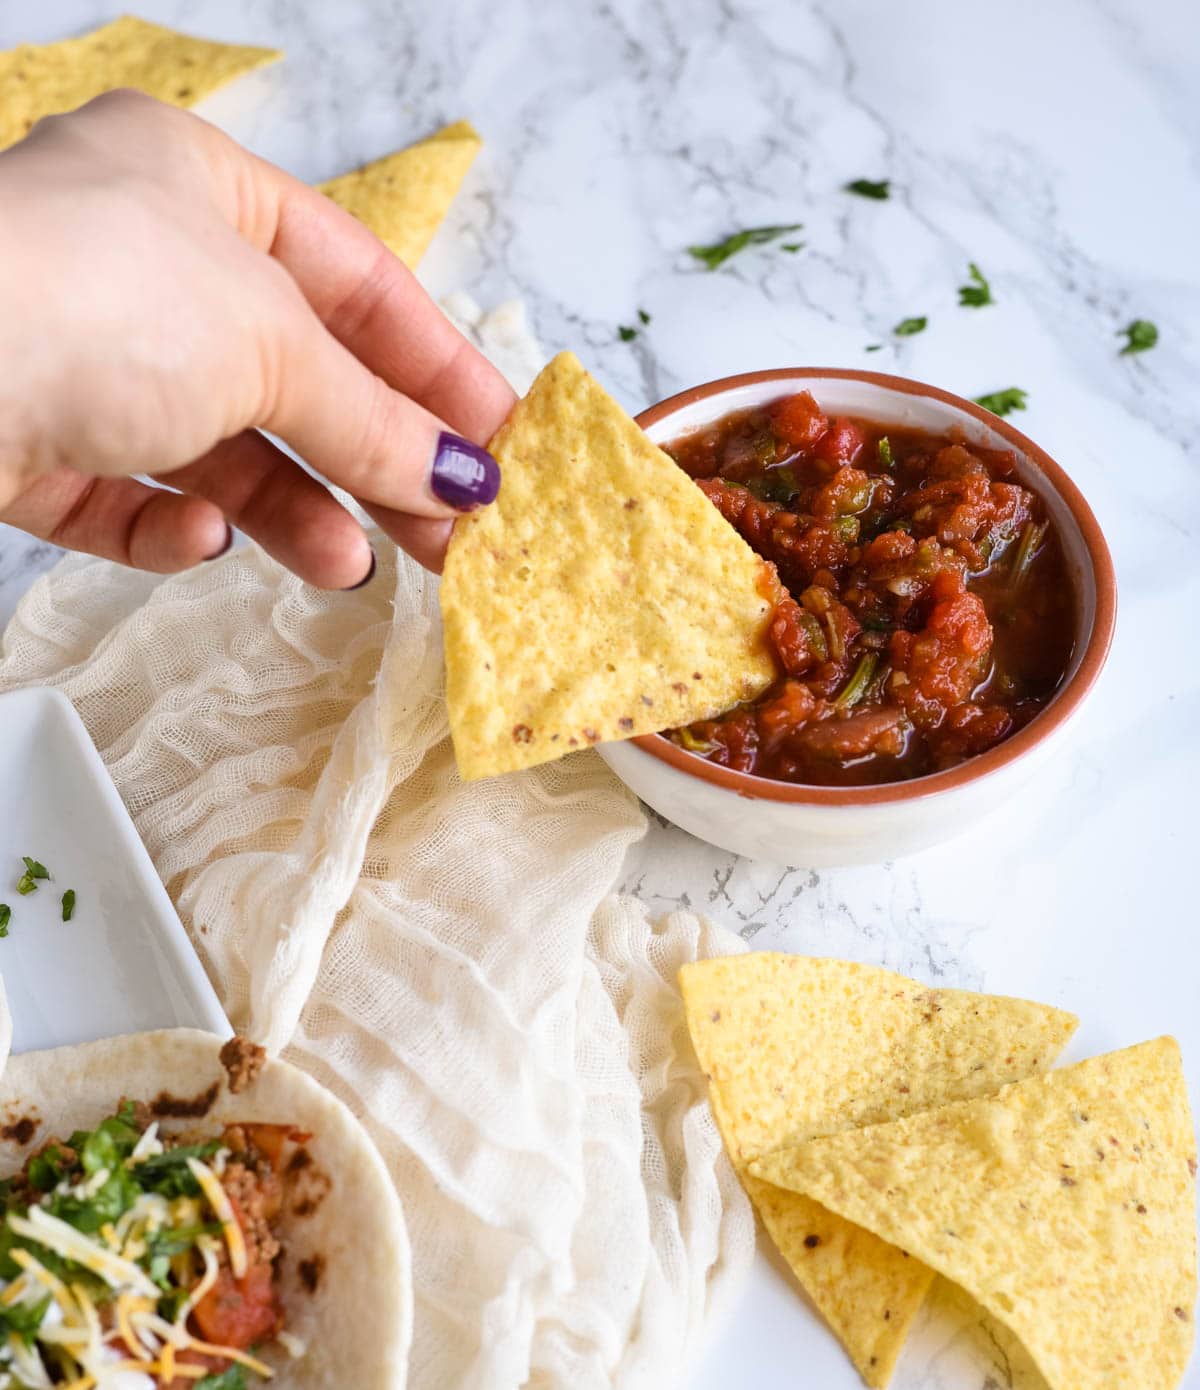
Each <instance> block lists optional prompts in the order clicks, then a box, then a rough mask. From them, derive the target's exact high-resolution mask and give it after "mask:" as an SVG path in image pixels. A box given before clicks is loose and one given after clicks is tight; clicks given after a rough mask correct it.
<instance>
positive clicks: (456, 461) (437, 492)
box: [429, 430, 500, 512]
mask: <svg viewBox="0 0 1200 1390" xmlns="http://www.w3.org/2000/svg"><path fill="white" fill-rule="evenodd" d="M429 486H430V487H431V488H432V489H433V494H434V496H435V497H437V498H438V499H439V500H440V501H442V502H445V503H446V504H447V505H448V506H451V507H453V508H454V509H455V510H456V511H460V512H470V511H474V509H475V508H476V507H483V506H486V505H487V503H488V502H491V501H493V500H494V499H495V496H496V494H497V493H498V492H499V491H500V465H499V464H498V463H497V462H496V460H495V459H494V458H493V457H492V456H491V454H489V453H488V451H487V450H486V449H481V448H480V447H479V445H478V444H472V443H471V441H470V440H469V439H463V438H462V437H461V436H460V435H457V434H451V433H450V432H449V430H443V431H442V433H441V434H440V435H439V436H438V442H437V453H436V454H435V455H434V457H433V474H432V476H431V477H430V480H429Z"/></svg>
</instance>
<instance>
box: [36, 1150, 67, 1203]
mask: <svg viewBox="0 0 1200 1390" xmlns="http://www.w3.org/2000/svg"><path fill="white" fill-rule="evenodd" d="M71 1167H72V1165H71V1164H70V1163H68V1162H67V1158H66V1155H65V1154H64V1153H63V1151H62V1149H61V1148H59V1146H58V1145H57V1144H51V1145H50V1147H49V1148H47V1149H43V1150H42V1152H41V1153H40V1154H35V1155H34V1156H33V1157H32V1158H31V1159H30V1160H29V1167H28V1170H27V1172H28V1177H29V1186H30V1187H32V1188H34V1189H35V1191H37V1192H53V1191H54V1189H55V1188H56V1187H57V1186H58V1184H59V1182H60V1180H61V1179H62V1178H63V1177H65V1175H66V1174H67V1173H69V1172H70V1171H71Z"/></svg>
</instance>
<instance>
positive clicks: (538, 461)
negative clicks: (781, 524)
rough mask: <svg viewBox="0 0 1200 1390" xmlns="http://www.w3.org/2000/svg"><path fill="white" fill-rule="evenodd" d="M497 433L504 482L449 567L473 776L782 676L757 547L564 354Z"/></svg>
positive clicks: (452, 699) (458, 717) (462, 744)
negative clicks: (770, 642)
mask: <svg viewBox="0 0 1200 1390" xmlns="http://www.w3.org/2000/svg"><path fill="white" fill-rule="evenodd" d="M490 448H491V451H492V453H493V454H494V455H495V457H496V458H497V459H498V460H499V462H500V472H501V479H502V481H501V486H500V496H499V498H498V499H497V500H496V502H495V503H494V504H493V505H492V506H490V507H487V508H485V509H484V510H482V511H480V512H477V513H475V514H473V515H470V516H465V517H463V518H462V519H461V520H459V521H458V523H457V524H456V526H455V528H454V534H453V536H452V538H451V541H450V549H449V552H448V554H447V556H446V569H445V574H444V577H443V579H442V616H443V619H444V621H445V629H446V698H447V702H448V706H449V715H450V732H451V734H452V735H453V737H454V751H455V753H456V754H457V756H458V767H459V771H460V772H461V773H462V775H463V777H464V778H466V779H467V780H470V779H471V778H475V777H489V776H492V775H493V774H495V773H498V772H508V771H511V770H512V769H513V768H520V767H531V766H533V765H534V764H535V763H543V762H547V761H549V760H550V759H551V758H557V757H560V756H562V755H563V754H564V753H569V752H571V751H572V749H575V748H584V747H587V746H588V745H589V744H592V743H599V742H601V741H602V740H605V739H621V738H631V737H633V736H634V735H637V734H647V733H654V732H657V731H658V730H660V729H670V728H675V727H676V726H678V725H680V724H690V723H692V722H693V721H694V720H696V719H707V718H711V717H712V716H713V715H715V714H718V713H720V712H721V711H722V710H726V709H729V708H730V707H731V706H732V705H735V704H737V703H738V702H739V701H740V700H747V699H751V698H752V697H753V696H755V695H757V694H759V693H760V692H761V691H762V690H764V689H765V688H766V687H767V686H768V685H769V684H770V683H771V681H772V680H773V679H774V676H775V663H774V659H773V658H772V656H771V654H770V652H769V651H768V649H767V645H766V641H765V631H766V626H767V623H768V621H769V619H770V614H771V602H770V599H769V592H770V589H769V582H770V581H769V576H768V573H767V570H766V567H765V565H764V564H763V562H762V560H760V559H759V558H758V556H757V555H755V554H754V552H753V551H752V550H751V549H750V547H749V546H748V545H747V544H746V542H745V541H744V540H742V538H741V536H739V535H738V534H737V532H736V531H735V530H734V529H733V527H732V526H730V525H729V523H728V522H727V521H726V520H725V519H724V518H723V517H722V516H721V514H720V513H719V512H718V511H717V509H716V508H715V507H714V506H713V505H712V503H711V502H709V500H708V498H706V497H705V496H704V494H703V493H702V492H701V491H700V489H699V488H698V487H697V486H696V485H695V483H693V482H692V480H691V479H690V478H689V477H688V476H687V475H686V474H685V473H684V472H683V471H682V470H681V469H680V468H679V467H678V466H677V465H676V464H675V463H674V462H673V461H672V460H671V459H670V458H669V457H668V455H666V454H665V453H663V451H662V450H661V449H659V448H658V447H657V446H656V445H654V444H651V442H650V441H649V440H648V439H647V438H646V436H645V435H644V434H643V433H642V431H641V430H640V429H639V428H638V427H637V425H636V424H634V422H633V421H632V420H631V419H630V418H629V416H628V415H626V414H625V412H624V411H623V410H622V409H621V407H620V406H619V405H617V403H616V402H615V401H614V400H613V399H612V397H611V396H609V395H607V394H606V393H605V392H604V391H603V390H602V389H601V388H600V386H599V385H597V383H596V382H595V381H593V380H592V378H591V377H590V376H588V374H587V373H586V372H585V371H584V370H583V368H582V367H581V366H580V365H579V362H578V360H577V359H576V358H575V357H574V356H573V355H572V354H571V353H569V352H564V353H561V354H560V355H559V356H558V357H556V358H555V359H554V361H553V362H551V363H550V365H549V366H548V367H546V368H545V370H544V371H543V372H542V373H541V375H540V376H539V377H538V379H537V380H536V381H535V382H534V384H533V386H532V388H531V389H530V392H529V394H528V395H527V396H526V397H525V399H524V400H523V401H520V402H519V403H518V404H517V407H516V409H515V410H514V411H513V413H512V415H510V416H509V418H508V420H507V421H506V423H505V424H504V425H503V426H502V427H501V429H500V431H499V433H498V434H497V435H496V437H495V439H494V440H493V441H492V443H491V445H490Z"/></svg>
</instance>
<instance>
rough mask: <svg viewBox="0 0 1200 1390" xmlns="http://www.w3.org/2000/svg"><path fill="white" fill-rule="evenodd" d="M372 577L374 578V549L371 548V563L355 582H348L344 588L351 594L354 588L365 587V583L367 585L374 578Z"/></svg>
mask: <svg viewBox="0 0 1200 1390" xmlns="http://www.w3.org/2000/svg"><path fill="white" fill-rule="evenodd" d="M374 578H375V551H374V549H372V551H371V565H370V568H369V569H368V570H367V572H366V574H364V575H363V577H362V578H361V579H360V580H359V581H358V583H357V584H350V585H348V586H347V588H346V593H348V594H351V593H353V592H354V590H355V589H362V588H365V587H366V585H368V584H369V583H370V582H371V580H372V579H374Z"/></svg>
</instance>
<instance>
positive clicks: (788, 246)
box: [779, 241, 804, 255]
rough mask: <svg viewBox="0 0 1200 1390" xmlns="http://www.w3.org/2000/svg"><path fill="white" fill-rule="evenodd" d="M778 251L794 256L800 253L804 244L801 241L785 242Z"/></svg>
mask: <svg viewBox="0 0 1200 1390" xmlns="http://www.w3.org/2000/svg"><path fill="white" fill-rule="evenodd" d="M779 249H780V250H781V251H788V252H790V253H791V254H793V255H794V254H795V253H796V252H797V251H802V250H803V249H804V242H802V241H785V242H784V243H783V245H782V246H781V247H780V248H779Z"/></svg>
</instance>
